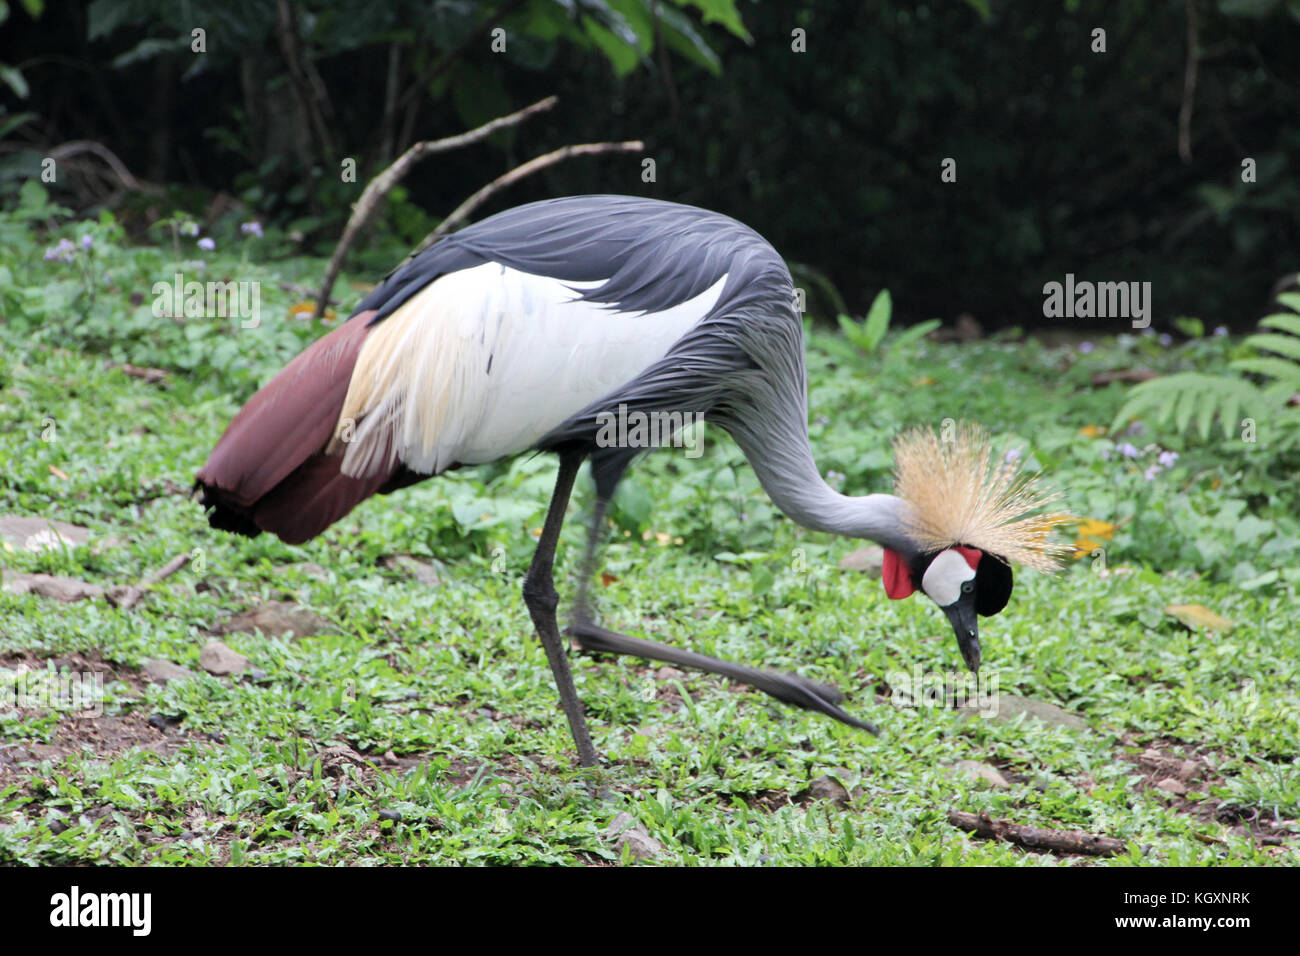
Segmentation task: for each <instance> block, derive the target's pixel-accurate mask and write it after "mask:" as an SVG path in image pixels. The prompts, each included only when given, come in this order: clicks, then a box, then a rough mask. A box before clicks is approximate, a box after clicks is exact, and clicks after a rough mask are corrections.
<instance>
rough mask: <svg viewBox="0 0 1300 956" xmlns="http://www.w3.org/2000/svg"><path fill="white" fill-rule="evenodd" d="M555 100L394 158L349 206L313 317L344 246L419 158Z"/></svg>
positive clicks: (523, 116) (322, 308)
mask: <svg viewBox="0 0 1300 956" xmlns="http://www.w3.org/2000/svg"><path fill="white" fill-rule="evenodd" d="M556 102H557V98H556V97H554V96H548V97H546V98H545V99H542V100H538V101H537V102H536V103H534V104H532V105H531V106H525V107H524V108H523V109H521V110H518V111H516V112H514V113H510V114H509V115H507V116H499V117H497V118H496V119H494V120H492V121H490V122H487V123H484V124H483V125H482V126H480V127H478V128H477V129H472V130H470V131H469V132H467V133H461V134H459V135H457V136H448V137H447V138H446V139H436V140H429V141H427V142H419V143H416V144H415V145H414V146H412V147H411V148H410V149H408V150H407V151H406V152H404V153H403V154H402V155H401V156H399V157H397V159H395V160H393V162H392V165H390V166H389V167H388V168H387V169H385V170H384V171H383V172H382V173H380V174H379V175H378V176H376V177H375V178H374V179H372V180H370V182H369V183H368V184H367V185H366V188H365V190H364V191H363V192H362V193H361V198H360V199H358V200H357V202H356V204H355V205H354V206H353V207H352V215H351V216H350V217H348V224H347V226H346V227H344V229H343V235H342V236H341V237H340V238H339V241H338V245H337V246H335V247H334V254H333V255H331V256H330V261H329V265H327V266H326V267H325V277H324V279H322V280H321V286H320V292H318V293H317V294H316V318H318V319H319V318H320V317H321V316H322V315H324V314H325V306H326V304H327V302H328V300H329V295H330V290H331V289H333V288H334V281H335V280H336V279H337V278H338V276H339V271H340V270H341V269H342V268H343V259H344V257H345V256H346V255H347V252H348V249H349V248H350V247H351V245H352V243H353V242H354V241H355V240H356V237H357V235H358V233H360V231H361V229H362V228H363V227H364V226H365V224H366V223H367V222H369V221H370V217H371V216H372V215H373V214H374V211H375V207H377V206H378V205H379V202H380V200H382V199H383V198H384V197H385V196H387V195H388V193H389V192H390V191H391V190H392V188H393V187H394V186H396V185H397V184H398V183H399V182H401V181H402V179H403V177H405V176H406V174H407V173H408V172H410V170H411V167H412V166H413V165H415V163H416V162H418V161H419V160H421V159H425V158H426V157H429V156H432V155H434V154H435V153H444V152H446V151H448V150H451V149H461V148H463V147H465V146H469V145H470V144H472V143H477V142H479V141H480V140H483V139H486V138H487V137H489V136H491V135H492V134H493V133H495V132H496V131H497V130H499V129H504V128H505V127H507V126H514V125H515V124H517V123H521V122H523V121H524V120H526V119H527V118H528V117H530V116H532V115H533V114H534V113H541V112H543V111H545V110H549V109H550V108H551V107H553V106H554V105H555V104H556Z"/></svg>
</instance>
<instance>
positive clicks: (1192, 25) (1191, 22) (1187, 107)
mask: <svg viewBox="0 0 1300 956" xmlns="http://www.w3.org/2000/svg"><path fill="white" fill-rule="evenodd" d="M1198 32H1199V27H1198V23H1197V20H1196V0H1187V66H1186V67H1185V69H1184V71H1183V105H1182V106H1181V107H1179V109H1178V156H1179V158H1180V159H1182V161H1183V162H1184V163H1190V162H1191V161H1192V104H1193V102H1194V101H1195V99H1196V67H1197V63H1198V62H1199V61H1200V52H1199V51H1198V50H1197V46H1198V45H1199V42H1200V41H1199V40H1198V39H1197V33H1198Z"/></svg>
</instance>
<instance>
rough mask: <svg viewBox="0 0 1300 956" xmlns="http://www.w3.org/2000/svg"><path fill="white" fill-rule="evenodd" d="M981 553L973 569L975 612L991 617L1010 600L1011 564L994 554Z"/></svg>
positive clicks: (981, 615)
mask: <svg viewBox="0 0 1300 956" xmlns="http://www.w3.org/2000/svg"><path fill="white" fill-rule="evenodd" d="M983 554H984V557H982V558H980V563H979V567H977V568H976V569H975V613H976V614H978V615H980V617H992V616H993V615H994V614H997V613H998V611H1001V610H1002V609H1003V608H1004V607H1006V606H1007V602H1008V601H1009V600H1011V585H1012V580H1011V565H1010V564H1008V563H1007V562H1006V561H1004V560H1003V559H1002V558H999V557H998V556H997V555H996V554H989V553H988V552H987V551H985V552H983Z"/></svg>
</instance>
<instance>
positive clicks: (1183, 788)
mask: <svg viewBox="0 0 1300 956" xmlns="http://www.w3.org/2000/svg"><path fill="white" fill-rule="evenodd" d="M1156 788H1157V789H1159V790H1163V791H1164V792H1165V793H1172V794H1173V795H1174V796H1176V797H1181V796H1182V795H1183V794H1185V793H1186V792H1187V785H1186V784H1185V783H1183V782H1182V781H1181V780H1175V779H1174V778H1173V777H1166V778H1165V779H1164V780H1161V781H1160V782H1159V783H1157V784H1156Z"/></svg>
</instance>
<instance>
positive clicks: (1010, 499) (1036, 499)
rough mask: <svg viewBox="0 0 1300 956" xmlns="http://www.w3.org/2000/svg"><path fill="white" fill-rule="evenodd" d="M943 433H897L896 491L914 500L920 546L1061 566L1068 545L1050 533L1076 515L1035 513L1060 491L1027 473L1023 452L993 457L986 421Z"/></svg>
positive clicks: (912, 527)
mask: <svg viewBox="0 0 1300 956" xmlns="http://www.w3.org/2000/svg"><path fill="white" fill-rule="evenodd" d="M945 438H947V439H948V440H944V439H941V438H940V436H939V435H938V434H936V433H935V431H934V429H933V428H914V429H911V430H909V431H906V432H903V433H902V434H900V435H899V436H898V437H897V438H896V439H895V440H894V489H895V494H897V495H898V497H900V498H902V499H903V500H904V501H906V502H907V504H908V505H909V506H910V507H911V512H912V514H911V518H910V520H909V522H908V525H907V530H908V532H909V533H910V534H911V536H912V537H913V538H914V539H915V540H916V541H917V542H918V543H919V544H920V546H921V547H922V549H924V550H927V551H940V550H943V549H944V548H950V547H952V546H953V545H955V544H965V545H970V546H971V547H975V548H979V549H980V550H982V551H986V552H988V553H989V554H994V555H997V556H999V557H1001V558H1005V559H1006V560H1008V561H1014V562H1016V563H1018V564H1023V565H1024V566H1025V567H1027V568H1033V569H1035V570H1037V571H1054V570H1056V569H1057V568H1059V567H1060V561H1059V558H1060V557H1061V555H1062V554H1064V553H1065V551H1067V550H1068V549H1067V548H1066V547H1065V546H1064V545H1058V544H1054V543H1052V542H1050V541H1049V540H1048V538H1049V537H1050V535H1051V533H1052V529H1053V528H1055V527H1056V526H1057V525H1060V524H1063V523H1065V522H1066V521H1068V520H1070V516H1069V515H1067V514H1065V513H1064V512H1060V511H1053V512H1050V513H1047V514H1034V513H1033V512H1037V511H1038V509H1040V508H1042V507H1044V506H1046V505H1049V504H1051V503H1052V502H1054V501H1056V500H1057V498H1058V497H1059V495H1057V494H1048V493H1044V492H1043V491H1042V490H1041V489H1040V488H1039V486H1038V478H1037V476H1036V475H1030V474H1025V473H1024V472H1022V470H1021V469H1022V462H1023V458H1022V457H1021V456H1020V455H1018V454H1015V455H1013V454H1011V453H1008V455H1007V456H1006V457H1005V458H1003V459H1001V460H998V459H995V458H994V457H993V449H992V444H991V442H990V439H989V434H988V432H987V431H985V430H984V428H982V427H981V426H979V425H974V424H969V423H965V422H963V423H961V424H959V425H957V426H956V427H955V429H954V430H953V432H952V434H951V436H948V435H945Z"/></svg>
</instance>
